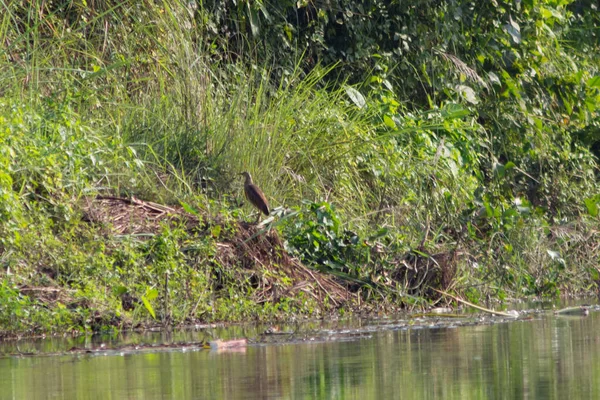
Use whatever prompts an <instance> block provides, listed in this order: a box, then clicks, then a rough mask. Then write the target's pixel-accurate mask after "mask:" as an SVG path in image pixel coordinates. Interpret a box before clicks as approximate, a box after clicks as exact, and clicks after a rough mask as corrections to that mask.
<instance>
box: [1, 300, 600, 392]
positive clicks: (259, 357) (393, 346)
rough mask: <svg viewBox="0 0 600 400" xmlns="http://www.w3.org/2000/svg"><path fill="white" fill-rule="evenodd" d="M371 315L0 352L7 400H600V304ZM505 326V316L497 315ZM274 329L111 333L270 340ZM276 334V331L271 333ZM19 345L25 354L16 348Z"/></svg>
mask: <svg viewBox="0 0 600 400" xmlns="http://www.w3.org/2000/svg"><path fill="white" fill-rule="evenodd" d="M481 320H482V321H483V324H481V325H474V323H475V322H481V321H480V319H479V318H473V319H472V320H471V321H470V322H469V323H468V324H467V326H457V325H459V324H455V323H453V322H450V323H448V322H445V323H442V322H439V321H438V322H436V321H426V322H423V321H421V322H417V323H413V322H411V321H408V324H409V325H411V326H409V327H407V323H406V322H407V321H403V323H396V322H397V321H392V320H381V321H361V322H360V323H358V324H356V323H354V324H352V326H351V327H350V328H349V329H345V327H344V326H343V325H342V324H341V323H329V324H327V325H325V324H319V323H313V324H309V325H303V326H299V327H298V326H296V327H284V328H283V329H284V330H285V329H288V328H289V329H296V330H297V332H302V334H300V335H295V336H294V340H295V341H294V342H292V343H288V342H286V340H284V339H285V338H284V336H281V338H284V339H281V338H280V337H279V336H277V339H276V340H274V341H275V342H278V343H276V344H264V343H257V344H251V345H249V346H248V347H247V348H245V349H240V350H238V351H232V352H217V351H211V350H200V349H197V350H194V351H190V350H186V351H182V350H181V349H170V350H167V351H159V352H149V351H145V352H128V351H120V352H119V351H117V352H112V353H111V352H108V353H102V354H103V355H98V354H77V355H73V354H67V355H59V356H46V355H41V354H40V355H37V356H33V357H31V356H28V357H15V356H5V357H3V358H0V388H1V390H0V399H361V400H367V399H392V398H393V399H441V398H445V399H514V398H518V399H524V398H527V399H575V398H580V399H600V311H594V310H592V311H591V313H590V315H589V316H588V317H556V316H553V315H551V314H532V319H527V320H518V321H514V322H494V323H491V321H490V320H489V318H486V317H484V318H482V319H481ZM496 321H497V320H496ZM263 330H264V327H260V326H259V327H235V328H232V329H229V330H214V329H213V330H211V331H205V330H200V331H191V332H190V331H187V332H180V333H176V334H173V335H171V336H165V335H164V334H163V335H160V334H158V335H157V334H155V335H154V336H139V335H137V336H136V335H130V336H127V337H118V338H114V339H113V340H125V341H129V342H132V343H136V342H137V343H139V342H144V341H148V340H158V341H160V342H169V341H200V340H204V339H206V338H207V335H208V336H209V337H210V336H219V337H225V338H227V337H242V336H246V337H250V338H255V339H257V340H259V339H260V336H259V334H260V332H262V331H263ZM267 339H268V338H267ZM100 342H102V343H106V344H107V345H108V346H111V345H113V344H114V343H111V339H109V338H106V337H105V338H94V339H90V338H77V339H71V340H67V341H65V340H63V339H60V340H59V339H46V340H39V341H35V342H20V343H18V344H17V343H8V344H5V345H4V346H3V347H2V350H3V351H2V352H3V353H5V354H6V353H15V352H16V351H21V352H26V351H31V350H32V349H34V350H35V351H36V352H37V351H44V350H52V351H55V350H56V349H57V348H62V349H68V348H69V347H71V346H77V347H86V346H87V347H94V346H98V345H99V343H100ZM17 347H18V349H17Z"/></svg>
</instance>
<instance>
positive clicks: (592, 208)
mask: <svg viewBox="0 0 600 400" xmlns="http://www.w3.org/2000/svg"><path fill="white" fill-rule="evenodd" d="M584 203H585V206H586V208H587V211H588V214H590V215H591V216H592V217H597V216H598V203H597V202H596V199H595V198H594V197H590V198H589V199H585V200H584Z"/></svg>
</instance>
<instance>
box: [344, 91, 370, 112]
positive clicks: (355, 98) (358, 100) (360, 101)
mask: <svg viewBox="0 0 600 400" xmlns="http://www.w3.org/2000/svg"><path fill="white" fill-rule="evenodd" d="M346 94H347V95H348V97H350V100H352V102H353V103H354V104H356V106H357V107H358V108H363V107H364V106H365V105H366V104H367V102H366V101H365V98H364V97H363V95H362V94H360V92H359V91H358V90H356V89H354V88H353V87H350V86H348V87H347V88H346Z"/></svg>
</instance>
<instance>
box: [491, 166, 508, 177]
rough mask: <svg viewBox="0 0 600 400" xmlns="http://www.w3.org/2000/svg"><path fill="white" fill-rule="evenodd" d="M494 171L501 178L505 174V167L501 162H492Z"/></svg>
mask: <svg viewBox="0 0 600 400" xmlns="http://www.w3.org/2000/svg"><path fill="white" fill-rule="evenodd" d="M494 172H495V173H496V175H498V176H499V177H500V178H503V177H504V175H505V172H506V167H505V166H504V165H503V164H500V163H499V162H497V163H495V164H494Z"/></svg>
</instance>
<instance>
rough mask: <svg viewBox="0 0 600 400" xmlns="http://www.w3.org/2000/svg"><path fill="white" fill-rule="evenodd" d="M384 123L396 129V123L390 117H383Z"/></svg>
mask: <svg viewBox="0 0 600 400" xmlns="http://www.w3.org/2000/svg"><path fill="white" fill-rule="evenodd" d="M383 122H384V123H385V124H386V125H387V126H388V127H390V128H392V129H396V123H395V122H394V120H393V119H391V118H390V117H389V116H388V115H384V116H383Z"/></svg>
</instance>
